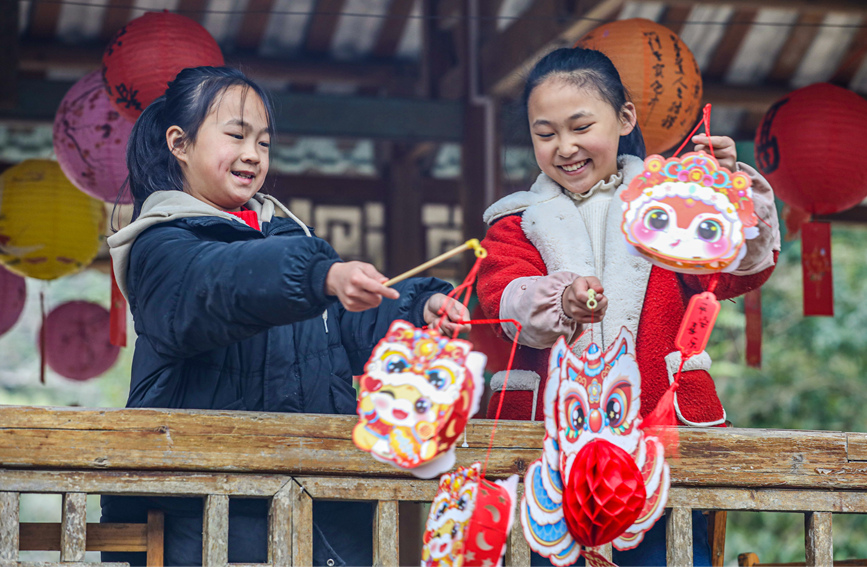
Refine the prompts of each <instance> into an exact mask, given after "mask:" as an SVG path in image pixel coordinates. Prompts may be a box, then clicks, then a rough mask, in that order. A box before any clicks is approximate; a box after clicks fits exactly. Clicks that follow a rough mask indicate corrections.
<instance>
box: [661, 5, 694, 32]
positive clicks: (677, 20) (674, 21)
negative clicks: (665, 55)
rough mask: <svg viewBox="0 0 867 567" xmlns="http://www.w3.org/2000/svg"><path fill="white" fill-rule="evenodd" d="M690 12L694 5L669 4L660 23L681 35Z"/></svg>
mask: <svg viewBox="0 0 867 567" xmlns="http://www.w3.org/2000/svg"><path fill="white" fill-rule="evenodd" d="M690 12H692V6H668V7H667V8H666V9H665V15H663V17H662V19H660V20H659V23H660V24H662V25H664V26H665V27H667V28H668V29H670V30H671V31H673V32H674V33H676V34H678V35H680V32H681V30H682V29H683V26H684V25H686V20H687V18H689V13H690Z"/></svg>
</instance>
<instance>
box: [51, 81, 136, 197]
mask: <svg viewBox="0 0 867 567" xmlns="http://www.w3.org/2000/svg"><path fill="white" fill-rule="evenodd" d="M131 131H132V122H130V121H129V120H127V119H126V118H124V117H123V116H122V115H121V114H120V113H119V112H118V111H117V110H116V109H115V108H114V107H113V106H112V104H111V102H110V101H109V97H108V93H106V91H105V85H103V83H102V75H101V73H100V72H99V71H94V72H93V73H90V74H88V75H85V76H84V78H82V79H81V80H80V81H78V82H77V83H75V84H74V85H73V86H72V88H71V89H69V92H67V93H66V96H64V97H63V100H62V101H61V102H60V107H59V108H58V109H57V114H56V115H55V116H54V153H55V154H56V155H57V161H58V162H59V163H60V168H61V169H62V170H63V173H64V174H65V175H66V177H68V178H69V180H70V181H71V182H72V184H73V185H75V186H76V187H78V188H79V189H81V190H82V191H84V192H85V193H87V194H88V195H90V196H91V197H96V198H97V199H101V200H103V201H106V202H109V203H114V202H115V199H116V198H117V194H118V192H120V188H121V187H122V186H123V183H124V181H125V180H126V178H127V175H128V170H127V167H126V144H127V141H128V140H129V134H130V132H131ZM121 203H125V204H129V203H132V195H131V194H130V193H129V192H127V193H126V195H125V196H124V198H123V199H122V200H121Z"/></svg>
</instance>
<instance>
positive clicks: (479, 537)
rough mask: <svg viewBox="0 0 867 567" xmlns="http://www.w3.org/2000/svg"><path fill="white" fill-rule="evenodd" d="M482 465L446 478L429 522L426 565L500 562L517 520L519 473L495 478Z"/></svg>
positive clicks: (443, 566) (491, 564)
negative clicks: (485, 475)
mask: <svg viewBox="0 0 867 567" xmlns="http://www.w3.org/2000/svg"><path fill="white" fill-rule="evenodd" d="M481 469H482V465H481V464H480V463H473V464H472V465H471V466H469V467H458V468H457V470H456V471H455V472H453V473H450V474H444V475H443V476H442V477H441V478H440V483H439V488H438V489H437V493H436V496H435V497H434V501H433V504H432V505H431V509H430V514H429V515H428V519H427V522H426V524H425V531H424V536H423V541H424V547H423V549H422V559H421V564H422V567H446V566H460V565H463V566H471V565H487V566H489V567H494V566H497V567H499V566H500V565H502V563H503V556H504V555H505V553H506V541H507V540H508V538H509V533H510V532H511V530H512V523H513V522H514V519H515V502H516V501H517V491H518V475H512V476H511V477H509V478H508V480H505V481H496V482H490V481H488V480H486V479H484V478H482V476H481Z"/></svg>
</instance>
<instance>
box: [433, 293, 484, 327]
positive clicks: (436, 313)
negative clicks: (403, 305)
mask: <svg viewBox="0 0 867 567" xmlns="http://www.w3.org/2000/svg"><path fill="white" fill-rule="evenodd" d="M444 307H445V308H446V317H445V319H443V322H442V326H439V322H440V317H441V316H442V313H441V312H440V311H441V310H442V309H443V308H444ZM469 318H470V312H469V311H467V308H466V307H465V306H464V304H463V303H461V302H460V301H458V300H457V299H451V298H449V297H448V296H447V295H445V294H442V293H435V294H433V295H432V296H431V297H430V299H428V300H427V303H426V304H425V306H424V321H425V323H427V324H428V325H429V326H430V327H431V328H432V329H436V330H438V331H439V332H440V333H442V334H443V335H446V336H448V337H451V336H452V335H453V334H454V333H455V330H456V329H457V332H458V333H465V332H468V331H469V330H470V328H471V327H472V325H457V324H455V321H468V320H469Z"/></svg>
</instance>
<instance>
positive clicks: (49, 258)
mask: <svg viewBox="0 0 867 567" xmlns="http://www.w3.org/2000/svg"><path fill="white" fill-rule="evenodd" d="M104 232H105V205H104V204H103V203H102V201H98V200H96V199H94V198H93V197H90V196H88V195H85V194H84V193H82V192H81V191H79V190H78V189H76V188H75V186H74V185H72V183H70V181H69V180H68V179H67V178H66V176H65V175H63V171H61V169H60V166H59V165H58V164H57V162H56V161H50V160H27V161H24V162H22V163H20V164H18V165H16V166H14V167H11V168H9V169H7V170H6V171H4V172H3V175H0V263H2V264H3V265H4V266H6V268H8V269H9V270H11V271H13V272H15V273H16V274H18V275H21V276H25V277H29V278H37V279H41V280H53V279H55V278H59V277H61V276H65V275H68V274H72V273H74V272H77V271H79V270H81V269H82V268H84V267H85V266H87V265H88V264H90V263H91V262H92V261H93V259H94V258H95V257H96V253H97V252H98V251H99V243H100V238H101V237H102V235H103V234H104Z"/></svg>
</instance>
